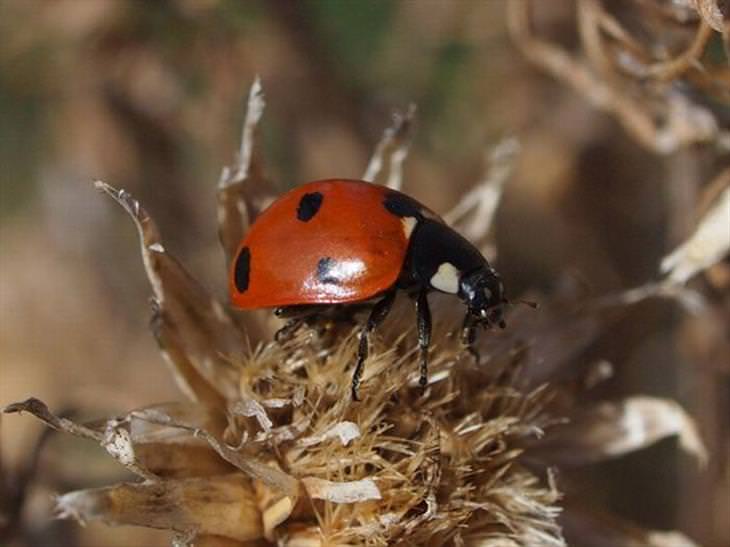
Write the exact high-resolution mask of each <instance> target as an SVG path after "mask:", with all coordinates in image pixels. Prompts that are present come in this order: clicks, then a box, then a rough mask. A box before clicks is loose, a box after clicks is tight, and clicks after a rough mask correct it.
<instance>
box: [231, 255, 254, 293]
mask: <svg viewBox="0 0 730 547" xmlns="http://www.w3.org/2000/svg"><path fill="white" fill-rule="evenodd" d="M250 270H251V250H250V249H249V248H248V247H244V248H243V249H241V252H240V253H238V258H236V265H235V270H234V273H233V281H234V282H235V284H236V288H237V289H238V292H244V291H245V290H246V289H248V275H249V272H250Z"/></svg>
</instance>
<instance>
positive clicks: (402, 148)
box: [362, 104, 416, 190]
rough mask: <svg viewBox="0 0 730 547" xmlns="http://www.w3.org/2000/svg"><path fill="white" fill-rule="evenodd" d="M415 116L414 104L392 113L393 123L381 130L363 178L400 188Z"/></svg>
mask: <svg viewBox="0 0 730 547" xmlns="http://www.w3.org/2000/svg"><path fill="white" fill-rule="evenodd" d="M415 117H416V105H414V104H411V105H410V106H409V107H408V110H406V111H405V112H404V113H401V112H395V113H394V114H393V124H392V125H391V126H390V127H388V128H387V129H386V130H385V131H384V132H383V136H382V137H381V138H380V141H379V142H378V144H377V145H376V146H375V152H374V153H373V157H372V158H370V162H369V163H368V166H367V168H366V169H365V173H364V174H363V176H362V178H363V180H366V181H368V182H374V183H376V184H384V185H385V186H387V187H388V188H393V189H394V190H400V188H401V186H402V185H403V161H404V160H405V159H406V157H407V156H408V148H409V146H410V143H411V133H412V130H413V122H414V120H415Z"/></svg>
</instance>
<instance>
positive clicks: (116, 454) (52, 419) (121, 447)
mask: <svg viewBox="0 0 730 547" xmlns="http://www.w3.org/2000/svg"><path fill="white" fill-rule="evenodd" d="M3 412H4V413H5V414H12V413H16V412H28V413H30V414H32V415H33V416H35V417H36V418H38V419H39V420H41V421H42V422H44V423H45V424H46V425H48V426H50V427H52V428H53V429H55V430H57V431H61V432H63V433H69V434H71V435H75V436H77V437H82V438H84V439H91V440H94V441H96V442H97V443H99V445H100V446H101V447H102V448H103V449H104V450H106V451H107V452H108V453H109V455H110V456H111V457H112V458H114V459H115V460H117V461H118V462H119V463H120V464H122V465H123V466H124V467H126V468H127V469H129V470H130V471H131V472H132V473H134V474H135V475H137V476H139V477H142V478H143V479H145V480H151V481H154V480H157V477H156V476H155V475H154V474H153V473H151V472H150V471H149V470H148V469H147V468H145V467H144V465H142V463H141V462H140V461H139V459H138V458H137V456H136V454H135V452H134V447H133V445H132V437H131V434H130V432H129V430H128V429H127V426H128V424H126V423H124V422H121V421H119V420H116V419H112V420H109V421H107V422H106V423H105V424H104V427H103V429H92V428H90V427H87V426H84V425H80V424H77V423H75V422H73V421H72V420H69V419H68V418H61V417H59V416H56V415H55V414H53V413H51V411H50V410H48V407H47V406H46V404H45V403H44V402H43V401H41V400H39V399H36V398H30V399H27V400H25V401H22V402H19V403H13V404H10V405H8V406H6V407H5V408H4V409H3Z"/></svg>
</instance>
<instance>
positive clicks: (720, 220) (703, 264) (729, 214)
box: [660, 169, 730, 285]
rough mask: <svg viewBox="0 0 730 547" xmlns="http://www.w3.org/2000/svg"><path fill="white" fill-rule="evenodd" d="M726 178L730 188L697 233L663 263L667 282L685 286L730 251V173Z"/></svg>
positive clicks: (662, 270)
mask: <svg viewBox="0 0 730 547" xmlns="http://www.w3.org/2000/svg"><path fill="white" fill-rule="evenodd" d="M723 177H725V178H726V179H727V184H728V187H727V188H726V189H725V190H724V191H723V192H722V193H721V194H720V195H719V196H718V197H717V199H716V201H715V203H714V204H713V205H712V206H711V207H710V208H709V210H708V211H707V213H705V215H704V217H703V218H702V220H700V222H699V224H698V226H697V228H696V229H695V231H694V233H693V234H692V235H691V236H690V237H689V239H687V241H685V242H684V243H682V244H681V245H680V246H679V247H677V248H676V249H675V250H674V251H672V252H671V253H670V254H668V255H667V256H665V257H664V258H663V259H662V262H661V266H660V269H661V272H662V273H663V274H665V275H666V276H667V277H666V280H667V282H669V283H671V284H678V285H679V284H684V283H686V282H687V281H689V279H691V278H692V277H693V276H694V275H695V274H697V273H698V272H700V271H702V270H705V269H707V268H709V267H710V266H713V265H714V264H717V263H718V262H719V261H720V260H722V259H723V257H725V256H726V255H727V253H728V251H730V169H728V170H727V171H726V172H725V173H724V175H723Z"/></svg>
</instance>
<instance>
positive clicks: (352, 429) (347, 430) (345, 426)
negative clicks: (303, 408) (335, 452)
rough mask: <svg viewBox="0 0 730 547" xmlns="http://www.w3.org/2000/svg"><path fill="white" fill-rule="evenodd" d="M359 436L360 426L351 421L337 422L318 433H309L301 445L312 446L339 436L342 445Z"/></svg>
mask: <svg viewBox="0 0 730 547" xmlns="http://www.w3.org/2000/svg"><path fill="white" fill-rule="evenodd" d="M359 436H360V428H359V427H357V424H355V423H353V422H347V421H345V422H339V423H336V424H335V425H333V426H332V427H331V428H330V429H328V430H327V431H325V432H324V433H322V434H320V435H311V436H309V437H305V438H304V439H302V440H301V441H299V442H300V443H301V445H302V446H313V445H315V444H319V443H321V442H323V441H326V440H328V439H332V438H334V437H339V438H340V442H341V443H342V446H347V445H348V444H349V443H350V441H352V440H353V439H356V438H358V437H359Z"/></svg>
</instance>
